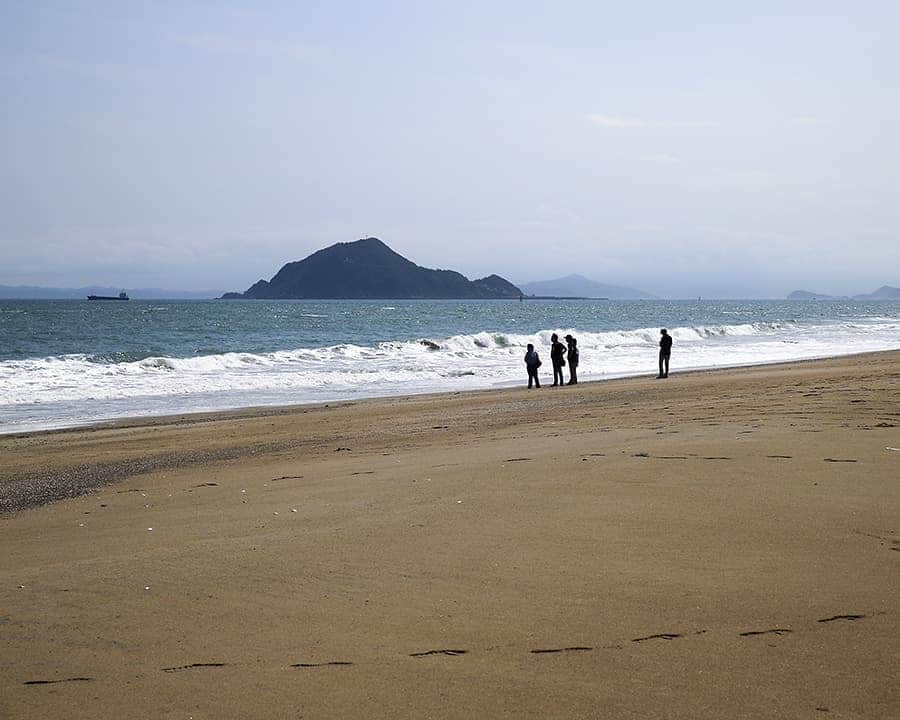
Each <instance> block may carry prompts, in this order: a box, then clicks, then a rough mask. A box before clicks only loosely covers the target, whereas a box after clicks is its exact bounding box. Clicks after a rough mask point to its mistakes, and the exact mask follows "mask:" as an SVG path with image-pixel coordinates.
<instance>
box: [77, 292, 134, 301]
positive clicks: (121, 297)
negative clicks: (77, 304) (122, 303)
mask: <svg viewBox="0 0 900 720" xmlns="http://www.w3.org/2000/svg"><path fill="white" fill-rule="evenodd" d="M87 297H88V300H127V299H128V295H126V294H125V293H123V292H120V293H119V294H118V295H88V296H87Z"/></svg>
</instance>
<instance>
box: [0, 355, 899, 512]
mask: <svg viewBox="0 0 900 720" xmlns="http://www.w3.org/2000/svg"><path fill="white" fill-rule="evenodd" d="M882 357H884V358H888V359H890V358H894V359H896V361H897V363H898V365H900V350H883V351H877V352H870V353H859V354H853V355H840V356H834V357H827V358H814V359H800V360H794V361H791V362H788V363H762V364H744V365H735V366H729V367H724V368H700V369H689V370H681V371H674V370H673V373H672V376H671V378H669V379H670V380H671V381H673V382H675V381H677V379H678V378H682V379H684V378H689V377H698V376H713V377H715V376H718V375H723V374H724V375H727V374H730V373H741V372H752V371H754V370H760V371H761V370H765V369H772V370H779V369H788V368H792V367H798V368H799V367H805V366H809V365H815V364H818V363H827V362H839V361H841V360H849V361H854V362H863V361H864V360H865V359H866V358H873V359H877V358H882ZM651 379H655V375H653V374H652V373H648V374H646V375H627V376H622V377H613V378H608V379H603V380H587V381H582V382H580V383H579V385H578V387H577V388H570V387H564V388H559V389H557V390H555V391H554V390H550V388H547V389H546V390H547V391H550V392H558V393H567V394H568V398H569V399H571V398H572V397H573V396H575V395H576V394H577V393H585V392H588V393H590V392H591V391H590V388H592V387H594V386H595V385H601V386H608V387H610V389H611V390H612V389H614V388H616V387H617V384H625V383H631V382H641V381H644V380H651ZM586 388H587V390H585V389H586ZM655 388H656V385H655V384H653V385H652V386H651V387H649V388H648V391H649V392H653V391H654V389H655ZM520 390H525V388H524V382H523V384H522V385H517V386H513V387H498V388H492V389H475V390H459V391H450V392H441V393H422V394H413V395H390V396H377V397H369V398H361V399H358V400H338V401H332V402H326V403H310V404H292V405H277V406H254V407H240V408H232V409H228V410H219V411H208V412H197V413H182V414H176V415H150V416H136V417H128V418H117V419H112V420H107V421H102V422H94V423H90V424H86V425H78V426H74V427H65V428H56V429H51V430H35V431H29V432H15V433H8V434H2V435H0V452H2V453H3V454H4V455H5V457H6V458H7V462H6V463H5V464H4V467H2V468H0V514H2V513H4V512H9V511H10V510H19V509H24V508H29V507H37V506H40V505H43V504H45V503H47V502H53V501H55V500H61V499H65V498H70V497H78V496H80V495H82V494H85V493H89V492H91V491H93V490H94V489H96V488H99V487H102V486H104V485H108V484H111V483H115V482H120V481H122V480H124V479H127V478H128V477H131V476H134V475H139V474H142V473H146V472H152V471H158V470H164V469H175V468H180V467H189V466H191V465H194V464H201V463H209V462H216V461H226V460H234V459H238V458H240V457H241V456H242V455H244V454H246V453H248V452H253V453H257V452H263V451H265V450H269V451H271V450H273V449H274V446H275V445H276V444H277V443H273V442H271V441H270V442H268V443H266V442H263V441H262V440H259V439H258V440H257V445H256V446H255V447H250V446H249V444H247V443H237V444H234V445H230V446H222V444H221V443H218V442H213V443H212V446H211V447H208V448H204V447H201V448H193V449H192V450H191V452H189V453H186V452H183V451H181V450H179V449H177V445H178V443H177V442H176V443H175V445H174V447H175V448H176V449H175V450H173V449H172V447H171V446H169V445H165V446H163V447H162V448H159V449H157V448H152V447H151V448H146V447H145V446H143V445H139V446H135V445H134V444H132V445H130V446H129V447H130V449H131V451H130V452H127V453H124V454H123V453H121V452H120V453H118V455H121V457H116V458H115V459H114V460H110V459H108V458H105V459H103V460H94V459H87V458H82V461H80V462H79V463H77V464H76V463H74V462H69V463H66V464H64V467H65V471H62V470H60V469H58V468H57V469H55V470H54V471H53V472H51V473H44V474H42V473H40V472H36V471H35V470H33V469H32V468H34V467H35V466H39V465H40V458H39V457H32V456H31V455H28V456H27V459H25V460H20V461H18V462H15V463H10V462H9V460H10V459H11V457H12V455H13V453H15V452H16V451H17V450H22V449H24V447H23V446H26V447H27V446H28V445H29V444H30V443H31V442H32V441H35V440H37V439H38V438H42V440H38V442H39V443H40V446H41V450H40V453H41V454H47V453H48V452H50V451H49V450H48V448H46V443H47V442H50V443H52V439H54V438H57V437H59V438H70V437H72V438H75V442H76V443H79V444H80V443H82V442H84V441H83V440H82V437H85V438H87V437H91V436H93V435H94V434H95V433H99V434H101V435H103V434H105V433H111V434H112V435H114V436H116V435H118V434H119V433H121V432H123V431H129V432H132V433H143V432H151V431H152V432H155V431H159V430H160V429H164V428H168V429H169V431H170V434H173V435H183V434H184V433H185V432H190V428H192V427H193V426H197V427H198V428H199V427H203V426H206V425H209V424H213V426H215V425H218V424H221V423H227V424H233V423H243V422H247V423H251V424H256V423H260V422H267V421H268V420H269V419H271V418H280V419H284V420H288V421H290V420H291V419H296V416H297V415H305V414H307V413H324V412H326V411H335V412H339V411H340V410H341V409H344V408H351V407H357V408H360V410H361V411H364V409H365V408H368V407H371V408H373V409H375V410H376V411H378V412H381V413H384V412H390V408H392V407H393V406H395V405H398V406H403V405H413V406H415V405H419V404H421V403H430V402H440V401H441V400H442V399H448V398H453V397H463V398H465V397H471V398H472V399H473V400H474V399H476V398H477V399H479V401H480V402H498V403H504V402H508V401H510V400H512V399H514V398H517V397H518V392H519V391H520ZM542 391H544V388H542ZM506 393H512V395H510V396H509V397H505V394H506ZM557 399H561V398H557ZM531 400H533V398H531ZM104 444H108V443H104ZM281 445H282V446H284V447H287V446H288V445H290V443H288V444H287V445H285V444H284V441H283V440H282V441H281ZM67 446H68V443H67ZM64 454H66V455H68V451H67V450H66V451H64ZM148 456H149V457H148ZM63 472H64V476H65V477H64V478H63Z"/></svg>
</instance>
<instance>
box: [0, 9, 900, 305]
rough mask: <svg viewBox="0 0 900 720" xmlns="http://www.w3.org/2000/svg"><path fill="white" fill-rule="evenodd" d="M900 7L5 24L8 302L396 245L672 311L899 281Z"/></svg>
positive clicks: (188, 283) (94, 14)
mask: <svg viewBox="0 0 900 720" xmlns="http://www.w3.org/2000/svg"><path fill="white" fill-rule="evenodd" d="M898 29H900V3H898V2H896V1H894V0H889V1H883V2H869V1H867V0H857V1H855V2H846V1H841V2H831V1H830V0H818V1H815V2H790V1H789V0H784V1H782V2H768V1H767V0H759V1H757V2H753V3H730V2H721V0H717V1H715V2H692V1H691V0H684V1H683V2H677V3H676V2H670V1H668V0H667V1H658V2H641V1H640V0H634V1H633V2H627V3H626V2H621V1H617V2H604V1H601V0H585V1H584V2H581V1H572V2H567V1H566V0H556V1H554V2H542V3H532V2H527V0H518V1H516V2H505V1H504V2H491V1H490V0H482V1H480V2H469V1H468V0H455V1H454V2H446V3H445V2H414V1H410V2H399V1H398V2H388V1H386V2H378V1H376V0H371V1H368V2H356V1H352V0H351V1H348V2H335V3H323V2H318V1H317V2H305V1H303V0H253V1H252V2H249V1H247V2H241V1H238V0H233V1H228V0H217V1H215V2H197V1H194V0H171V1H169V0H157V1H154V2H150V1H146V2H137V1H135V2H121V0H96V1H92V2H89V1H87V0H84V1H74V0H73V1H70V2H65V1H61V0H60V1H57V2H50V1H43V0H28V1H27V2H20V1H16V0H0V95H2V98H3V102H2V106H0V107H2V112H0V284H6V285H39V286H46V287H79V286H83V285H90V284H98V285H110V286H115V287H161V288H169V289H181V290H207V289H213V290H220V291H224V290H245V289H246V288H248V287H249V286H250V285H251V284H252V283H254V282H255V281H256V280H258V279H260V278H270V277H271V276H272V275H274V274H275V272H276V271H277V270H278V269H279V268H280V267H281V266H282V265H283V264H284V263H286V262H289V261H293V260H299V259H302V258H303V257H306V256H307V255H309V254H310V253H312V252H315V251H316V250H318V249H321V248H323V247H326V246H328V245H331V244H333V243H336V242H347V241H351V240H356V239H358V238H363V237H369V236H375V237H379V238H381V239H382V240H383V241H385V242H386V243H387V244H388V245H389V246H391V247H392V248H393V249H394V250H396V251H397V252H399V253H400V254H402V255H404V256H405V257H407V258H409V259H410V260H412V261H414V262H416V263H417V264H419V265H423V266H425V267H432V268H449V269H454V270H458V271H460V272H462V273H463V274H465V275H466V276H467V277H469V278H476V277H482V276H485V275H488V274H490V273H498V274H500V275H502V276H504V277H506V278H507V279H509V280H512V281H513V282H517V283H522V282H528V281H533V280H547V279H552V278H557V277H561V276H564V275H568V274H570V273H579V274H581V275H585V276H587V277H589V278H591V279H593V280H596V281H599V282H605V283H611V284H619V285H626V286H630V287H635V288H640V289H643V290H646V291H648V292H652V293H655V294H657V295H660V296H664V297H694V296H697V295H703V296H707V297H716V296H718V297H748V298H749V297H781V296H784V295H785V294H787V293H788V292H790V291H791V290H795V289H807V290H813V291H817V292H825V293H832V294H854V293H860V292H868V291H871V290H874V289H875V288H877V287H879V286H881V285H883V284H889V285H894V286H900V136H898V130H897V129H898V128H900V43H898V42H897V36H898Z"/></svg>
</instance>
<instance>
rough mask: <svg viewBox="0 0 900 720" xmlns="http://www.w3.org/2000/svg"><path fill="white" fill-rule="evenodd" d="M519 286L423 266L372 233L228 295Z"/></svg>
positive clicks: (398, 293)
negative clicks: (267, 279)
mask: <svg viewBox="0 0 900 720" xmlns="http://www.w3.org/2000/svg"><path fill="white" fill-rule="evenodd" d="M520 295H521V291H520V290H519V289H518V288H517V287H516V286H515V285H513V284H512V283H509V282H508V281H506V280H504V279H503V278H501V277H499V276H495V275H491V276H489V277H488V278H482V279H481V280H476V281H474V282H472V281H469V280H468V279H467V278H466V277H465V276H463V275H461V274H460V273H458V272H454V271H452V270H431V269H428V268H423V267H420V266H418V265H416V264H415V263H413V262H412V261H410V260H407V259H406V258H405V257H403V256H402V255H400V254H399V253H397V252H395V251H394V250H392V249H391V248H390V247H388V246H387V245H386V244H385V243H384V242H382V241H381V240H379V239H378V238H376V237H367V238H362V239H360V240H355V241H353V242H341V243H336V244H334V245H331V246H329V247H327V248H323V249H322V250H318V251H317V252H314V253H313V254H312V255H309V256H308V257H306V258H304V259H303V260H298V261H295V262H290V263H287V264H286V265H284V266H283V267H282V268H281V269H280V270H279V271H278V272H277V273H276V274H275V275H274V277H272V279H271V280H269V281H265V280H260V281H259V282H257V283H256V284H255V285H253V286H252V287H251V288H249V289H248V290H247V291H246V292H245V293H242V294H241V293H228V294H227V295H226V297H227V298H229V299H234V298H246V299H267V300H276V299H301V298H321V299H330V298H335V299H337V298H347V299H404V298H410V299H412V298H420V299H432V298H434V299H466V298H483V299H501V298H518V297H519V296H520Z"/></svg>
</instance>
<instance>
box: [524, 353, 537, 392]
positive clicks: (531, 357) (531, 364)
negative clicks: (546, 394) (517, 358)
mask: <svg viewBox="0 0 900 720" xmlns="http://www.w3.org/2000/svg"><path fill="white" fill-rule="evenodd" d="M540 366H541V358H540V356H539V355H538V354H537V351H536V350H535V349H534V345H532V344H531V343H528V352H526V353H525V369H526V370H528V389H529V390H531V383H532V381H534V386H535V387H540V386H541V381H540V380H539V379H538V368H539V367H540Z"/></svg>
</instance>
